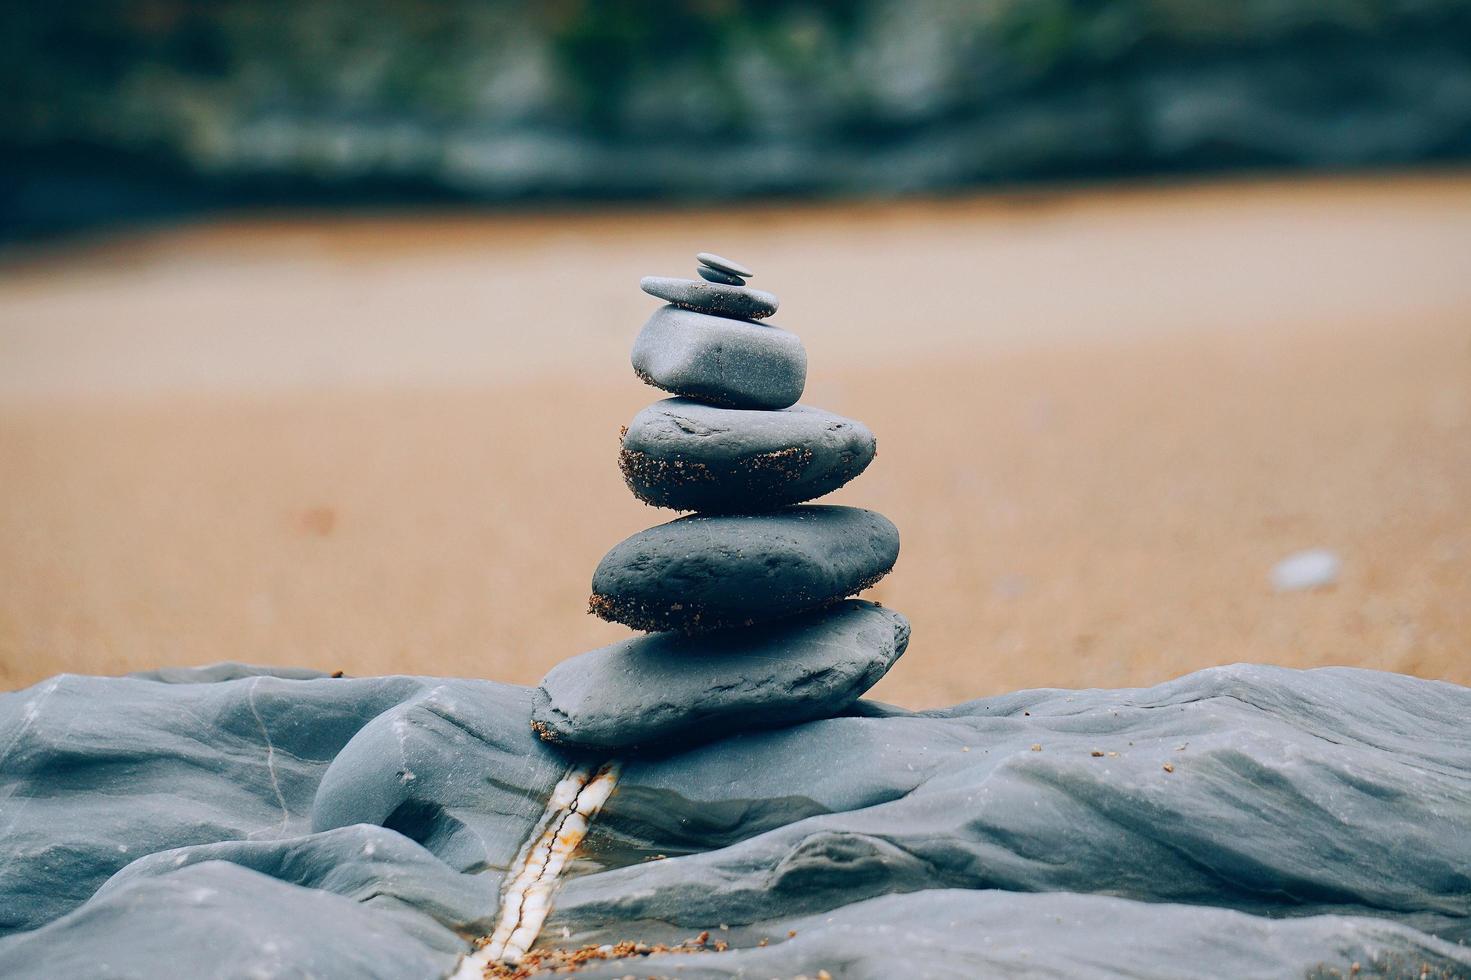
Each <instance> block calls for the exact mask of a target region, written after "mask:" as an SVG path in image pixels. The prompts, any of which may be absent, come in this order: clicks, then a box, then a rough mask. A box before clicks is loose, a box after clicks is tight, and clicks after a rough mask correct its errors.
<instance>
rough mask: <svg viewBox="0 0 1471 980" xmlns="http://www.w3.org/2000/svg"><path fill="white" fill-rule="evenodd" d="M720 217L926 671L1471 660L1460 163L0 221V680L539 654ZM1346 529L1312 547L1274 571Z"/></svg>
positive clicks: (564, 646) (971, 677)
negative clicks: (887, 530) (937, 195)
mask: <svg viewBox="0 0 1471 980" xmlns="http://www.w3.org/2000/svg"><path fill="white" fill-rule="evenodd" d="M700 249H710V250H714V251H717V252H720V253H722V254H726V255H730V256H732V257H735V258H738V259H740V260H741V261H743V262H746V263H748V264H750V265H751V266H752V267H753V268H755V269H756V270H757V278H756V280H755V281H754V282H753V285H758V286H761V287H762V288H765V289H769V290H771V291H773V292H775V293H777V294H778V295H779V296H780V297H781V301H782V307H781V312H780V313H778V315H777V317H776V318H775V320H776V322H778V323H779V324H781V325H782V326H784V327H786V328H787V329H790V330H794V331H796V332H798V333H800V334H801V336H802V337H803V340H804V342H805V343H806V346H807V350H808V355H809V363H810V373H809V383H808V388H807V394H806V396H805V397H804V401H805V402H807V403H809V404H815V405H820V406H822V407H825V408H829V409H832V410H835V411H838V412H841V413H844V414H847V415H851V416H853V417H856V418H859V419H861V420H863V421H864V422H866V423H867V424H868V425H869V426H871V427H872V428H873V429H874V431H875V432H876V433H877V434H878V439H879V456H878V459H877V460H876V461H875V463H874V465H873V466H872V467H871V468H870V469H869V471H868V472H867V473H866V474H865V475H864V476H862V477H861V478H860V479H858V480H857V481H855V482H854V483H853V484H852V485H850V486H849V487H847V488H845V489H844V490H842V491H840V492H839V493H838V494H836V495H834V497H833V498H831V500H832V502H841V503H848V504H855V505H860V506H865V507H870V508H873V509H876V510H879V511H881V512H883V513H885V514H886V515H888V516H889V517H890V518H891V519H892V520H894V522H895V523H896V524H897V525H898V526H899V528H900V530H901V532H902V533H903V551H902V554H901V556H900V561H899V565H898V567H897V568H896V570H895V572H894V573H893V575H891V576H890V578H889V579H887V580H886V581H884V582H883V583H881V584H880V585H879V586H878V587H877V588H876V589H874V590H873V591H872V593H871V596H872V597H873V598H876V599H878V600H880V601H882V602H884V603H885V604H890V605H893V606H894V607H896V608H898V609H900V610H902V611H903V612H904V613H905V614H906V615H908V616H909V617H910V619H911V621H912V623H913V640H912V643H911V646H910V649H909V652H908V654H907V655H906V656H905V657H904V659H903V660H901V661H900V663H899V665H898V666H897V667H896V668H895V670H894V671H893V673H892V674H891V675H890V676H889V677H888V678H887V679H885V680H884V681H883V682H882V683H881V684H880V685H879V687H878V688H876V689H875V691H874V696H875V697H878V698H880V699H884V700H889V701H893V702H896V703H900V704H904V705H908V706H913V707H929V706H936V705H941V704H949V703H954V702H956V701H960V700H964V699H967V698H971V697H976V696H980V695H985V694H992V693H997V692H1001V691H1006V690H1012V689H1016V688H1023V687H1041V686H1055V687H1095V686H1119V685H1136V684H1148V683H1153V682H1156V681H1159V680H1163V679H1166V678H1169V677H1172V676H1176V675H1178V674H1182V673H1185V672H1187V671H1190V670H1194V669H1197V668H1200V667H1205V666H1208V665H1212V664H1221V663H1231V662H1236V661H1257V662H1267V663H1277V664H1286V665H1291V666H1319V665H1327V664H1349V665H1357V666H1365V667H1373V668H1378V669H1384V670H1394V671H1401V672H1407V673H1412V674H1417V675H1420V676H1424V677H1431V678H1443V679H1447V680H1453V681H1456V682H1459V683H1462V684H1468V683H1471V656H1468V652H1471V511H1468V507H1467V504H1468V501H1471V175H1454V174H1452V175H1442V176H1417V177H1383V178H1353V179H1320V180H1312V181H1282V182H1267V183H1221V184H1215V185H1203V186H1190V187H1167V188H1159V187H1137V188H1129V189H1122V190H1120V189H1087V190H1076V191H1057V192H1046V193H1041V192H1034V193H1017V194H1009V195H999V196H982V197H975V198H966V199H956V200H944V201H910V202H901V203H870V204H846V205H813V206H800V207H797V206H781V207H776V206H761V207H750V208H743V209H738V210H720V211H694V210H688V211H679V210H667V211H661V212H657V213H648V212H632V211H629V212H623V211H602V212H598V213H596V214H542V215H475V216H449V215H444V216H434V215H430V216H402V215H389V216H357V217H322V218H312V217H295V218H292V219H290V220H287V219H279V218H252V219H248V220H246V219H241V220H229V221H217V222H212V223H208V224H200V225H196V226H190V227H183V228H177V229H169V230H160V231H151V232H143V233H138V234H133V235H125V236H114V237H112V238H110V239H108V240H106V241H96V242H90V243H86V244H74V245H70V246H67V247H64V248H63V247H52V248H48V249H46V250H45V251H40V252H32V253H27V254H14V255H11V256H10V257H8V258H7V259H6V260H5V261H4V262H3V263H0V468H3V479H0V583H3V588H0V685H3V686H4V687H7V688H8V687H16V686H20V685H25V684H29V683H32V682H34V681H36V680H38V679H40V678H42V677H45V676H48V675H50V674H53V673H57V672H61V671H72V672H100V673H120V672H125V671H129V670H138V669H143V668H148V667H155V666H160V665H168V664H192V663H206V662H212V661H218V660H227V659H236V660H245V661H252V662H257V663H267V664H280V665H286V664H291V665H304V666H313V667H319V668H323V669H327V670H335V669H342V670H345V671H347V672H348V673H387V672H411V673H431V674H451V675H463V676H474V677H487V678H495V679H500V680H506V681H516V682H522V683H534V682H536V681H537V680H538V679H539V678H540V677H541V675H542V674H543V673H544V672H545V671H546V670H547V669H548V668H549V667H550V666H551V665H552V664H553V663H555V662H557V661H558V660H561V659H563V658H565V657H567V656H569V655H571V654H573V653H576V652H578V651H581V650H584V649H588V648H591V647H593V646H596V645H600V644H603V643H608V642H612V641H614V640H616V639H619V638H621V637H623V636H626V635H628V633H627V631H626V630H625V629H623V628H621V627H617V626H613V625H609V624H606V623H602V622H600V621H598V620H596V619H594V618H592V617H590V616H588V615H586V614H585V612H584V610H585V607H586V600H587V593H588V580H589V577H590V575H591V572H592V568H593V566H594V565H595V564H596V562H597V560H598V558H599V557H601V555H602V554H603V553H604V551H606V550H607V549H608V548H609V547H611V546H612V545H613V544H614V543H616V542H617V541H619V540H620V539H622V538H623V537H624V536H626V535H628V534H630V533H632V532H634V531H636V530H638V529H640V528H642V527H645V526H648V525H650V524H653V523H657V522H660V521H663V520H666V519H668V518H669V517H672V516H673V515H671V514H667V513H666V512H660V511H655V510H651V509H649V508H646V507H644V506H643V505H641V504H639V503H638V502H637V501H635V500H634V499H633V498H632V497H631V496H630V495H629V494H628V492H627V491H626V489H625V488H624V487H623V485H622V481H621V477H620V475H619V473H618V470H617V467H616V465H615V459H616V455H617V448H618V431H619V426H620V425H621V424H623V423H624V422H626V421H627V420H628V419H629V418H630V417H631V416H632V415H633V414H634V413H635V412H637V411H638V410H639V409H640V408H641V407H642V406H643V405H645V404H647V403H648V402H650V401H652V400H654V399H655V398H656V397H659V396H658V394H657V393H656V392H654V391H653V390H652V389H649V388H646V387H644V386H643V385H641V384H640V383H639V382H638V381H637V380H636V379H635V378H634V377H633V375H632V373H631V371H630V370H629V366H628V347H629V344H630V343H631V341H632V338H633V336H634V334H635V333H636V332H637V330H638V328H639V326H640V324H641V323H642V322H643V320H644V319H645V318H646V317H647V316H648V314H649V312H650V311H651V310H652V309H653V308H654V306H655V301H654V300H652V299H651V298H650V297H647V296H645V295H643V294H642V293H640V292H639V290H638V285H637V283H638V279H639V277H640V276H641V275H645V274H668V275H685V274H689V272H690V266H691V263H692V256H693V253H694V252H696V251H697V250H700ZM1314 547H1322V548H1329V549H1332V550H1333V551H1334V552H1336V553H1337V554H1338V555H1339V556H1340V557H1341V559H1342V562H1343V571H1342V575H1341V577H1340V579H1339V581H1338V583H1337V584H1336V585H1335V586H1333V587H1331V588H1326V589H1321V590H1315V591H1307V592H1290V593H1277V592H1274V591H1273V589H1272V587H1271V585H1270V582H1269V574H1270V572H1271V569H1272V567H1273V565H1274V564H1275V563H1276V562H1277V561H1279V560H1280V559H1281V558H1283V557H1285V556H1286V555H1288V554H1291V553H1293V552H1295V551H1298V550H1301V549H1305V548H1314Z"/></svg>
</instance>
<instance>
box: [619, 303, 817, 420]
mask: <svg viewBox="0 0 1471 980" xmlns="http://www.w3.org/2000/svg"><path fill="white" fill-rule="evenodd" d="M632 360H633V370H634V372H635V373H637V374H638V376H639V377H640V378H642V379H643V380H644V381H646V382H647V383H649V384H651V385H653V386H654V387H656V388H663V389H664V390H665V391H668V392H672V393H674V394H676V395H684V396H685V397H687V398H694V399H697V400H699V401H703V402H710V403H711V404H715V405H722V406H725V407H727V408H761V409H775V408H786V407H787V406H789V405H794V404H796V401H797V399H799V398H801V397H802V389H803V388H804V387H806V384H807V351H806V349H805V348H803V347H802V341H801V340H800V339H798V337H797V335H796V334H794V333H788V332H787V331H785V330H782V329H780V328H778V327H775V326H766V325H762V324H758V323H748V322H744V321H741V320H729V319H726V318H724V317H718V316H710V315H707V314H704V313H694V312H691V311H689V310H682V309H680V308H679V307H677V306H661V307H660V308H659V309H657V310H655V311H654V315H653V316H651V317H649V320H648V322H647V323H645V324H644V328H643V330H641V331H639V335H638V338H637V339H636V340H635V341H634V342H633V356H632Z"/></svg>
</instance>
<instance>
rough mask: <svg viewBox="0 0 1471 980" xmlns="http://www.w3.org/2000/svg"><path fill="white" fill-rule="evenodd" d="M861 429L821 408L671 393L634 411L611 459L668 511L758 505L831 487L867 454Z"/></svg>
mask: <svg viewBox="0 0 1471 980" xmlns="http://www.w3.org/2000/svg"><path fill="white" fill-rule="evenodd" d="M874 448H875V442H874V437H873V433H872V432H871V431H869V428H868V426H866V425H864V424H863V423H862V422H855V421H854V420H853V419H847V418H844V417H843V416H841V415H835V414H834V413H832V412H827V411H824V410H822V409H820V408H811V407H809V406H806V405H793V406H792V407H791V408H786V409H782V410H781V411H776V412H770V411H751V410H747V409H736V408H715V407H713V406H711V405H702V404H701V403H699V402H696V401H690V400H689V399H685V398H668V399H665V400H664V401H661V402H656V403H654V404H653V405H650V406H649V407H648V408H646V409H644V410H643V411H642V412H639V413H638V414H637V415H636V416H634V418H633V421H632V422H631V423H630V424H629V426H628V429H627V430H626V431H625V432H624V435H623V449H622V451H621V452H620V453H619V454H618V466H619V468H620V469H621V470H622V471H623V479H624V481H625V482H627V484H628V489H630V490H632V491H633V494H634V496H636V497H638V498H639V499H640V500H642V501H643V502H644V503H647V504H652V505H653V506H655V507H669V508H672V509H674V510H699V511H734V510H744V511H752V510H764V509H768V508H773V507H783V506H786V505H788V504H799V503H801V502H802V501H804V500H811V499H813V498H814V497H821V496H822V495H823V494H825V493H831V492H832V491H834V490H836V489H838V487H841V486H842V485H843V484H845V483H847V482H848V481H849V480H851V479H853V478H854V477H855V476H857V475H858V474H859V473H862V472H863V470H864V468H865V467H866V466H868V464H869V462H870V461H871V460H872V459H873V454H874Z"/></svg>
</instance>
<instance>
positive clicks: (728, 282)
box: [695, 265, 746, 286]
mask: <svg viewBox="0 0 1471 980" xmlns="http://www.w3.org/2000/svg"><path fill="white" fill-rule="evenodd" d="M695 271H696V272H698V273H699V274H700V278H701V279H703V280H705V281H706V282H718V283H720V284H721V285H725V286H744V285H745V284H746V280H744V279H742V278H741V277H740V276H733V275H731V274H730V273H728V272H721V271H720V270H719V269H707V268H705V267H704V266H703V265H702V266H700V267H699V268H698V269H696V270H695Z"/></svg>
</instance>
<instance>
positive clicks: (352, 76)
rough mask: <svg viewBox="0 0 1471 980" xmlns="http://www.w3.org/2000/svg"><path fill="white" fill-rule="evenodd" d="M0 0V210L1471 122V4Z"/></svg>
mask: <svg viewBox="0 0 1471 980" xmlns="http://www.w3.org/2000/svg"><path fill="white" fill-rule="evenodd" d="M0 11H3V13H0V17H3V25H0V26H3V29H0V90H3V91H4V92H5V98H4V99H0V151H4V152H5V153H6V154H7V156H8V157H9V159H10V163H8V164H6V165H4V167H3V171H0V180H4V181H6V182H7V183H5V184H0V206H3V204H4V202H5V200H7V199H8V200H9V201H10V203H11V204H12V205H13V206H14V205H15V202H16V201H18V200H22V199H24V200H26V201H31V204H34V200H32V199H34V198H36V194H35V193H34V189H35V187H36V186H39V185H37V184H36V180H37V179H39V178H37V176H36V175H37V173H38V172H39V171H41V170H46V171H48V172H50V171H53V170H56V168H58V167H59V168H61V169H63V170H66V171H67V172H68V173H77V172H85V171H87V168H88V164H87V162H86V161H87V159H88V157H89V155H90V156H91V158H92V159H93V160H94V161H100V162H97V164H96V168H94V169H97V168H103V163H105V165H106V167H107V168H112V170H114V171H117V170H119V169H123V170H126V169H128V168H132V170H133V171H135V172H136V173H147V172H148V171H150V170H153V171H156V172H165V171H167V172H170V173H174V174H176V175H179V176H187V177H188V179H189V180H194V181H206V182H209V181H213V182H215V183H216V185H217V186H219V187H224V186H226V185H230V186H244V185H246V184H250V183H251V182H256V184H257V185H259V182H260V181H263V180H264V181H268V182H274V183H273V184H272V186H276V187H278V188H279V187H285V186H288V185H290V186H297V185H299V186H302V187H306V186H308V185H310V186H311V187H316V188H321V187H324V186H331V185H344V186H345V185H350V184H353V183H354V182H359V183H361V182H363V181H367V182H369V183H373V182H377V183H376V184H375V186H382V184H383V182H385V181H389V182H393V181H398V182H400V183H406V184H413V185H416V186H421V187H425V188H428V187H438V188H447V189H450V190H452V191H453V192H454V193H459V194H468V195H471V196H477V197H485V198H502V197H515V196H524V195H527V194H533V195H536V194H552V195H557V194H593V195H620V194H641V195H642V194H662V193H672V194H693V195H701V196H711V195H724V194H741V193H754V192H770V191H779V192H811V191H814V190H820V189H824V188H827V189H834V190H842V191H853V190H858V191H862V190H864V189H878V190H890V191H892V190H904V189H910V188H914V187H933V186H949V185H958V184H964V183H967V182H973V181H975V180H990V179H1016V178H1025V177H1029V176H1039V175H1047V174H1053V173H1069V174H1087V173H1116V172H1130V171H1161V170H1171V169H1182V168H1185V169H1189V168H1198V167H1202V166H1205V167H1210V166H1233V165H1240V164H1243V163H1245V164H1274V165H1300V164H1308V165H1359V164H1364V163H1375V162H1385V161H1407V160H1418V159H1434V158H1446V157H1455V158H1460V157H1463V156H1465V155H1467V154H1468V147H1471V0H1238V2H1220V0H976V2H959V0H867V2H851V3H844V2H828V3H819V2H806V3H801V2H797V3H793V2H777V0H747V2H739V3H738V2H735V0H684V2H674V0H646V2H638V0H602V2H595V0H544V2H534V0H530V2H510V0H475V2H472V0H438V2H424V0H418V2H413V0H207V2H206V0H197V2H186V0H63V2H50V3H46V2H31V0H8V2H6V3H4V5H3V7H0ZM733 161H734V162H733ZM28 181H29V183H28ZM7 188H8V190H7ZM27 188H29V189H30V190H27ZM7 194H8V198H6V196H5V195H7ZM27 194H29V195H30V197H29V198H28V197H27V196H26V195H27ZM267 196H269V195H267ZM23 203H24V202H23ZM27 206H30V205H27Z"/></svg>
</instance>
